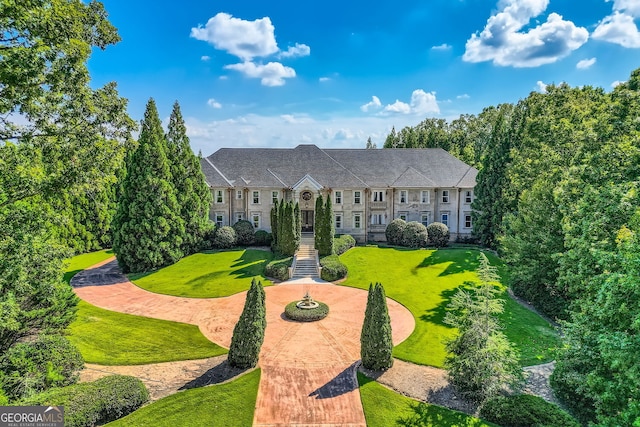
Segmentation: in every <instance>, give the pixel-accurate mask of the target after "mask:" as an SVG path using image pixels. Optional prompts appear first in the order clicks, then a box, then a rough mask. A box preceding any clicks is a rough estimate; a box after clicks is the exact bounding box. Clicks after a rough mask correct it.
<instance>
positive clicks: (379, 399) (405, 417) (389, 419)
mask: <svg viewBox="0 0 640 427" xmlns="http://www.w3.org/2000/svg"><path fill="white" fill-rule="evenodd" d="M358 384H359V385H360V399H361V400H362V407H363V409H364V416H365V419H366V420H367V427H391V426H415V427H419V426H420V427H429V426H433V427H483V426H487V427H489V426H494V425H495V424H491V423H487V422H485V421H482V420H480V419H478V418H475V417H472V416H470V415H466V414H463V413H462V412H457V411H452V410H450V409H447V408H443V407H441V406H436V405H430V404H428V403H423V402H418V401H416V400H413V399H411V398H408V397H406V396H403V395H401V394H399V393H395V392H393V391H391V390H389V389H388V388H386V387H384V386H382V385H380V384H378V383H377V382H375V381H374V380H372V379H370V378H368V377H366V376H364V375H362V374H361V373H358Z"/></svg>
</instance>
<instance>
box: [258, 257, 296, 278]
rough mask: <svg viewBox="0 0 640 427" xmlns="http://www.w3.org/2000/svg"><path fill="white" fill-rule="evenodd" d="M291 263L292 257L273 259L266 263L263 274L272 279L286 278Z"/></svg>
mask: <svg viewBox="0 0 640 427" xmlns="http://www.w3.org/2000/svg"><path fill="white" fill-rule="evenodd" d="M291 263H293V257H287V258H281V259H274V260H273V261H271V262H270V263H269V264H267V266H266V267H265V269H264V274H265V275H266V276H267V277H271V278H273V279H278V280H288V279H289V267H291Z"/></svg>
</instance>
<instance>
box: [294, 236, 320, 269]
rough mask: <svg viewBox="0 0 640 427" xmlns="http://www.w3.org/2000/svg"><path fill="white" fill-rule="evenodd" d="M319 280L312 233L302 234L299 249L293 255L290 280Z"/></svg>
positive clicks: (318, 267) (316, 254)
mask: <svg viewBox="0 0 640 427" xmlns="http://www.w3.org/2000/svg"><path fill="white" fill-rule="evenodd" d="M304 278H312V279H319V278H320V264H319V262H318V252H317V251H316V249H315V239H314V237H313V233H302V237H301V239H300V247H299V248H298V251H297V252H296V255H295V263H294V267H293V271H292V273H291V279H292V280H295V279H304Z"/></svg>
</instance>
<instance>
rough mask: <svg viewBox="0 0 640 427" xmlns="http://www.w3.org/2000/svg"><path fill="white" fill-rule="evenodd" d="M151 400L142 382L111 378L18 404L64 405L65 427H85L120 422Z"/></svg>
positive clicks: (44, 394)
mask: <svg viewBox="0 0 640 427" xmlns="http://www.w3.org/2000/svg"><path fill="white" fill-rule="evenodd" d="M148 401H149V393H148V392H147V388H146V387H145V386H144V384H143V383H142V381H140V380H139V379H137V378H135V377H130V376H125V375H111V376H108V377H104V378H101V379H99V380H97V381H93V382H90V383H80V384H74V385H71V386H68V387H63V388H57V389H52V390H50V391H47V392H44V393H40V394H37V395H34V396H32V397H30V398H28V399H24V400H22V401H20V402H19V404H20V405H47V406H59V405H62V406H64V425H65V427H85V426H94V425H98V424H105V423H108V422H110V421H114V420H117V419H119V418H122V417H124V416H125V415H127V414H130V413H131V412H133V411H135V410H136V409H138V408H139V407H140V406H142V405H143V404H144V403H146V402H148Z"/></svg>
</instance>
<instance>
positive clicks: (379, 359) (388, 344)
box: [360, 283, 393, 371]
mask: <svg viewBox="0 0 640 427" xmlns="http://www.w3.org/2000/svg"><path fill="white" fill-rule="evenodd" d="M392 352H393V341H392V337H391V319H390V318H389V309H388V308H387V297H386V295H385V292H384V287H383V286H382V284H381V283H376V284H375V285H373V284H370V285H369V294H368V295H367V308H366V309H365V314H364V323H363V324H362V333H361V334H360V357H361V358H362V365H363V366H364V367H365V368H366V369H371V370H374V371H384V370H387V369H389V368H390V367H391V366H393V356H392Z"/></svg>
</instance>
